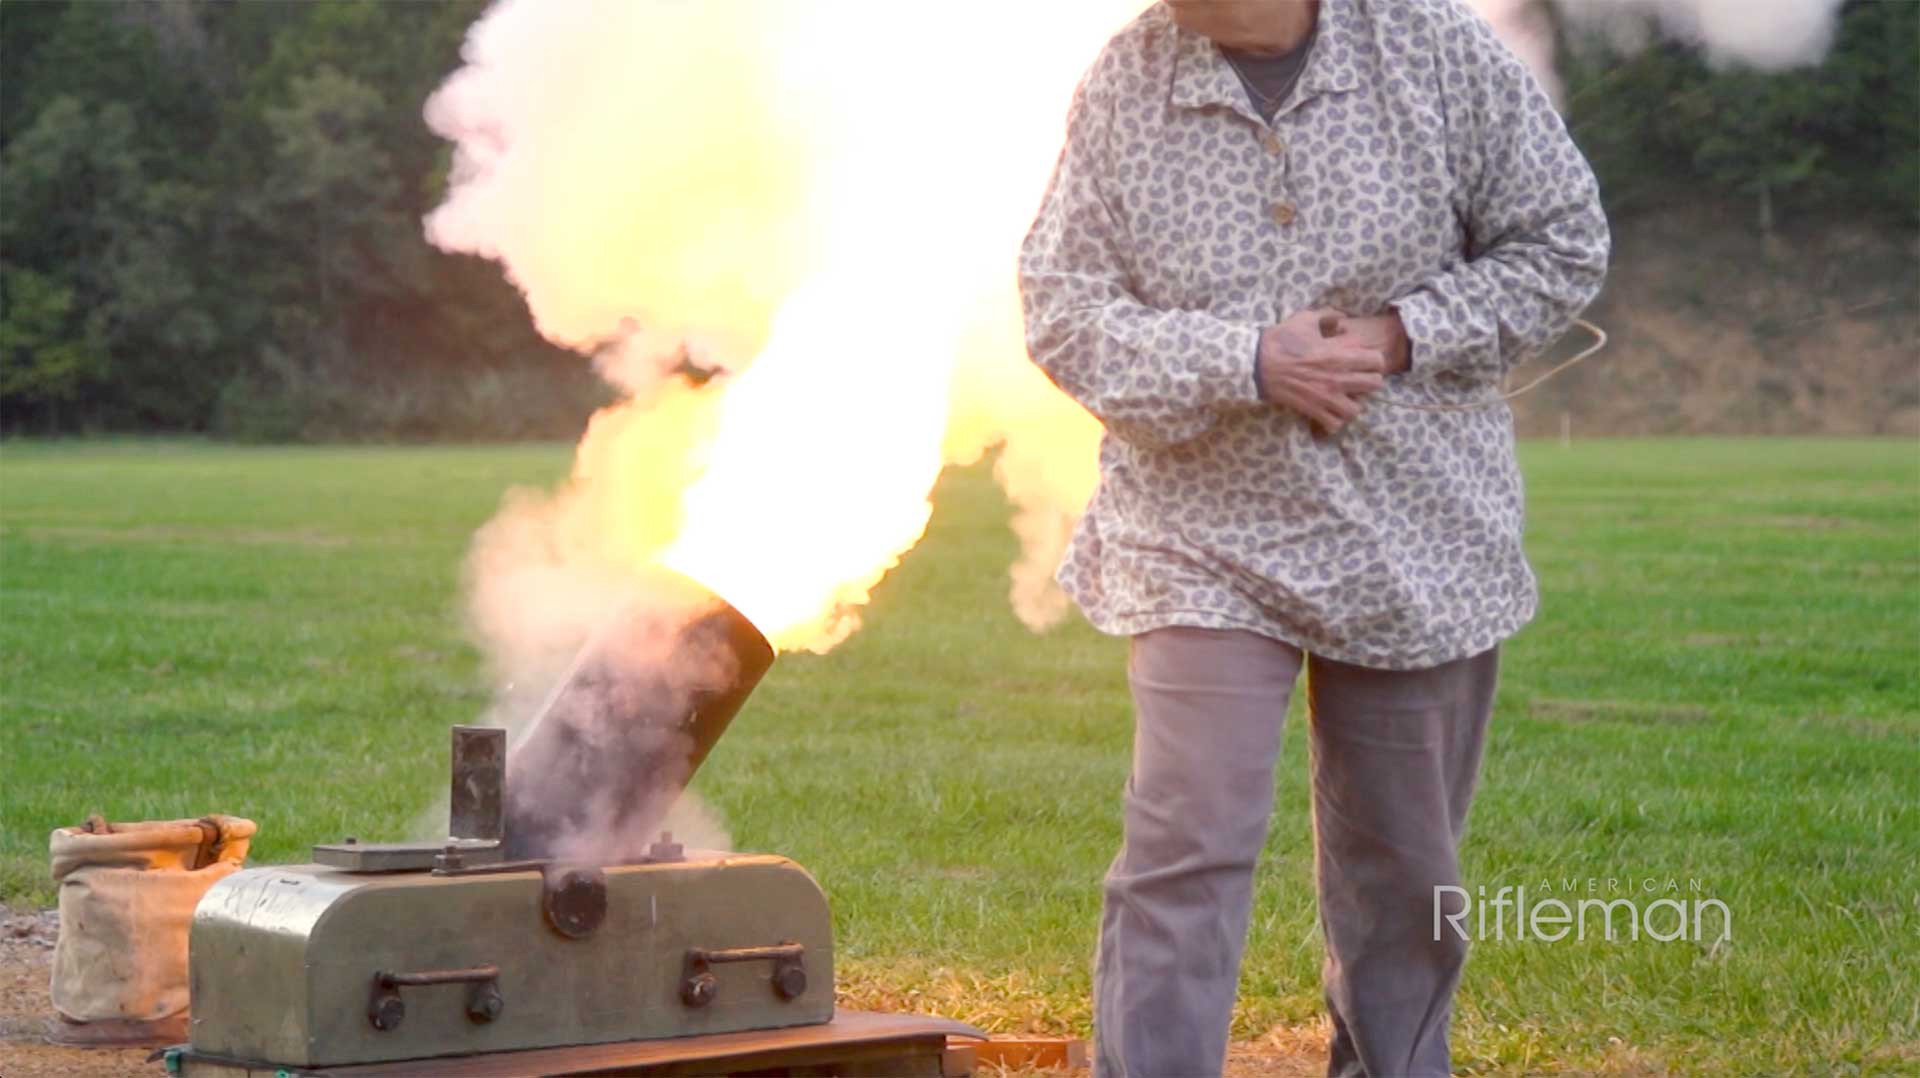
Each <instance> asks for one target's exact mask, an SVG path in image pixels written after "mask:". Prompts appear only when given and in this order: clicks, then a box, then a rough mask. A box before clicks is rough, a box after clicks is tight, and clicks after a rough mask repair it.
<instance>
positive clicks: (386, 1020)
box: [367, 994, 407, 1032]
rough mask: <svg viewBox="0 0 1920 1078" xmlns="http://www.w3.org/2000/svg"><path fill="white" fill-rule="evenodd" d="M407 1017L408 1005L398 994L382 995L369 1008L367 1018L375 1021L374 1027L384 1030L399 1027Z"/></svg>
mask: <svg viewBox="0 0 1920 1078" xmlns="http://www.w3.org/2000/svg"><path fill="white" fill-rule="evenodd" d="M406 1018H407V1005H406V1004H405V1003H404V1002H402V1001H401V999H400V997H399V996H398V995H397V994H395V995H384V996H381V997H379V998H378V999H375V1000H374V1001H373V1006H372V1007H369V1008H368V1009H367V1019H368V1020H369V1021H371V1022H372V1023H373V1028H375V1029H377V1030H380V1031H382V1032H386V1031H389V1030H394V1029H398V1028H399V1027H400V1023H401V1022H404V1021H406Z"/></svg>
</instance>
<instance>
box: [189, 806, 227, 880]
mask: <svg viewBox="0 0 1920 1078" xmlns="http://www.w3.org/2000/svg"><path fill="white" fill-rule="evenodd" d="M193 822H194V823H195V824H197V825H199V827H200V847H199V849H197V850H195V851H194V857H193V864H191V865H188V866H187V868H188V870H189V871H197V870H199V869H203V868H205V867H207V866H208V865H210V864H213V859H214V854H215V852H216V851H218V850H219V848H220V834H221V832H220V821H219V820H218V819H216V818H215V817H212V816H202V817H200V818H199V819H197V820H195V821H193Z"/></svg>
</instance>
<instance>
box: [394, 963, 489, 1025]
mask: <svg viewBox="0 0 1920 1078" xmlns="http://www.w3.org/2000/svg"><path fill="white" fill-rule="evenodd" d="M436 984H464V985H469V986H471V987H469V988H468V989H467V1018H468V1019H469V1020H470V1021H472V1022H473V1023H474V1024H476V1025H484V1024H486V1023H488V1022H491V1021H493V1020H494V1019H495V1018H498V1017H500V1012H501V1011H502V1010H504V1009H505V1008H506V1005H507V1001H506V999H505V998H504V997H502V996H501V995H500V967H499V966H492V965H488V966H473V967H470V968H468V969H432V970H426V971H423V972H420V973H393V972H390V971H388V970H380V971H379V972H377V973H375V974H374V975H373V1000H372V1002H370V1003H368V1004H367V1021H369V1022H371V1023H373V1028H375V1029H377V1030H380V1031H381V1032H383V1033H387V1032H391V1031H393V1030H395V1029H398V1028H400V1023H401V1022H403V1021H405V1020H406V1017H407V1005H406V1003H405V1001H403V1000H402V999H401V998H400V990H401V989H402V988H425V987H428V986H430V985H436Z"/></svg>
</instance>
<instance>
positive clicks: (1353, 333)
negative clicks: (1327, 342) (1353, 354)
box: [1321, 307, 1413, 374]
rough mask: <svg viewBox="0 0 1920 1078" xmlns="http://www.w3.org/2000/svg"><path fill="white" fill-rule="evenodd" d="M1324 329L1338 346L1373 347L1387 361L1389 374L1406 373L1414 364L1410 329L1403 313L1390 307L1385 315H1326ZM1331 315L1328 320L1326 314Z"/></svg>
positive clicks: (1336, 313) (1334, 313) (1335, 313)
mask: <svg viewBox="0 0 1920 1078" xmlns="http://www.w3.org/2000/svg"><path fill="white" fill-rule="evenodd" d="M1322 313H1323V322H1324V324H1323V325H1322V327H1321V329H1322V331H1323V332H1325V331H1331V332H1326V336H1327V337H1328V338H1330V339H1331V340H1332V341H1333V342H1334V343H1335V344H1346V345H1352V346H1354V347H1356V348H1371V349H1373V350H1374V351H1376V352H1379V353H1380V354H1381V355H1382V356H1383V357H1385V358H1386V361H1387V370H1386V373H1388V374H1404V373H1406V371H1407V369H1408V368H1409V367H1411V366H1412V365H1413V344H1412V342H1410V341H1408V340H1407V327H1406V326H1404V325H1402V324H1401V323H1400V312H1398V311H1396V310H1394V309H1393V308H1391V307H1389V308H1387V310H1386V313H1385V314H1376V315H1368V316H1365V317H1358V316H1355V315H1350V314H1340V313H1338V312H1322ZM1327 313H1331V314H1332V315H1333V318H1332V319H1331V320H1328V319H1326V318H1325V317H1324V315H1325V314H1327Z"/></svg>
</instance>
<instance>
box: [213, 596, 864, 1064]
mask: <svg viewBox="0 0 1920 1078" xmlns="http://www.w3.org/2000/svg"><path fill="white" fill-rule="evenodd" d="M772 661H773V649H772V648H771V647H770V646H769V645H768V644H767V642H766V640H765V639H764V638H763V637H762V636H761V635H760V633H759V632H758V631H757V630H755V629H754V627H753V626H752V625H751V624H750V623H749V622H748V621H747V620H746V619H745V618H744V617H742V616H741V615H740V614H739V613H738V612H737V611H735V610H734V609H733V608H732V607H731V606H729V605H727V604H725V603H724V602H720V601H719V600H717V599H715V600H711V601H710V602H709V603H708V604H706V605H705V606H703V607H701V608H700V609H699V612H698V613H697V614H696V615H695V616H694V617H693V618H692V619H691V620H684V621H681V622H678V623H670V624H666V625H665V626H664V627H662V625H661V624H659V623H653V624H651V625H647V626H645V627H635V626H626V625H616V626H613V627H612V628H611V630H610V631H608V632H603V633H601V634H599V635H598V636H596V638H595V639H594V640H593V641H591V642H589V644H588V646H587V647H586V648H584V649H582V653H581V657H580V659H579V660H578V661H576V663H575V664H574V669H573V671H572V672H571V673H570V674H569V676H568V677H567V678H566V679H565V680H564V681H563V683H562V684H561V686H560V687H559V688H558V689H557V690H556V691H555V693H554V695H553V697H552V698H550V699H549V701H548V705H547V707H546V708H544V709H543V712H542V714H541V715H540V716H539V717H538V720H537V722H536V724H535V726H534V727H533V729H532V730H531V732H530V733H529V734H528V736H527V737H526V738H525V739H523V741H522V742H521V744H520V745H518V746H517V747H516V748H515V749H514V751H513V752H512V753H511V755H509V753H508V752H507V749H506V735H505V732H504V731H502V730H497V729H485V728H478V727H455V728H454V730H453V754H452V756H453V766H452V784H451V791H450V794H451V804H450V810H449V827H448V838H447V840H446V842H444V843H434V844H424V845H422V844H382V843H361V842H358V841H357V840H355V839H348V840H346V841H344V842H341V843H333V844H326V845H320V846H316V847H314V861H315V863H313V864H307V865H292V866H281V867H271V868H257V869H251V870H248V871H244V872H240V873H236V874H235V875H233V876H231V877H229V878H227V879H226V880H224V881H222V882H221V883H219V884H217V885H216V886H215V887H214V888H213V889H212V890H211V891H210V892H209V893H208V895H207V897H206V898H205V900H204V901H202V902H201V903H200V905H199V907H198V909H197V910H196V911H195V914H194V920H193V927H192V933H191V936H190V942H189V969H190V979H191V993H192V1003H191V1009H192V1015H193V1018H192V1027H191V1028H192V1032H191V1046H190V1051H191V1053H192V1054H193V1055H195V1056H197V1057H199V1058H201V1059H203V1060H207V1059H214V1060H236V1061H245V1062H248V1063H264V1064H271V1065H278V1066H328V1065H336V1064H351V1063H371V1062H382V1061H405V1060H416V1059H428V1058H433V1057H446V1056H455V1055H472V1054H477V1053H489V1052H501V1051H515V1050H524V1049H532V1048H544V1047H555V1046H563V1045H590V1044H603V1043H610V1042H615V1041H637V1040H643V1039H651V1038H668V1037H687V1036H694V1035H698V1034H711V1033H728V1032H734V1031H743V1030H764V1029H779V1028H784V1027H792V1026H802V1025H811V1024H819V1023H826V1022H829V1021H830V1020H831V1019H832V1018H833V1015H834V1002H833V994H834V977H833V923H832V919H831V916H830V914H829V912H828V909H827V902H826V897H825V895H824V894H822V892H821V890H820V887H819V885H818V884H817V883H815V882H814V880H813V877H812V876H811V875H809V874H808V873H807V871H806V870H805V869H803V868H801V867H800V866H799V865H797V864H795V863H794V862H792V861H790V860H787V859H786V858H784V857H776V856H769V855H761V854H729V853H710V852H700V851H693V852H688V851H685V850H683V849H682V848H681V847H680V846H679V844H677V843H674V842H672V840H671V838H670V837H669V836H665V835H661V836H659V839H658V840H657V841H655V840H653V839H652V837H651V832H650V831H649V832H648V837H647V838H646V839H645V840H643V839H642V838H641V833H642V832H641V829H642V828H648V829H650V828H652V827H653V826H654V825H655V824H656V823H657V820H658V817H659V816H661V815H664V812H665V808H666V807H667V806H668V805H670V804H671V801H672V799H673V797H675V796H677V795H678V794H679V792H680V790H681V789H683V788H684V787H685V785H686V782H687V780H688V779H690V778H691V777H692V774H693V771H694V770H695V769H696V768H697V767H698V766H699V765H700V762H701V760H703V759H704V758H705V757H706V755H707V752H708V751H709V750H710V749H711V748H712V747H713V744H714V742H715V741H717V740H718V738H719V736H720V734H721V733H722V732H723V731H724V730H725V729H726V726H727V723H728V722H729V720H731V719H732V718H733V716H734V714H735V713H736V712H737V711H739V709H740V706H741V704H742V703H743V702H744V701H745V700H746V698H747V696H748V694H750V693H751V692H752V691H753V687H754V685H755V684H757V683H758V681H759V680H760V677H761V675H762V674H764V673H765V672H766V669H767V667H768V666H769V665H770V664H771V663H772ZM509 858H512V859H509Z"/></svg>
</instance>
